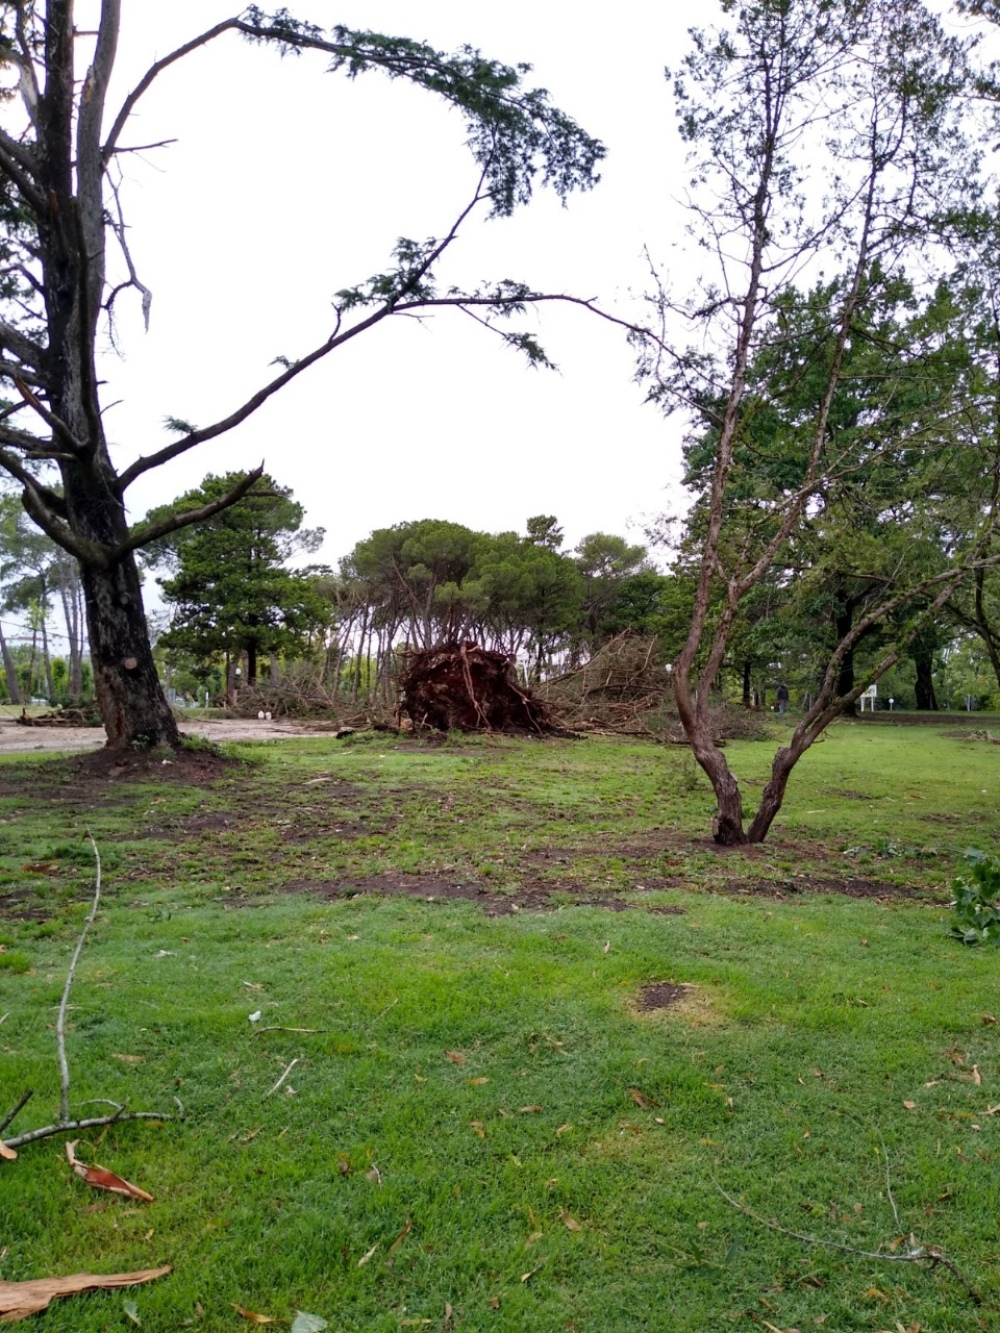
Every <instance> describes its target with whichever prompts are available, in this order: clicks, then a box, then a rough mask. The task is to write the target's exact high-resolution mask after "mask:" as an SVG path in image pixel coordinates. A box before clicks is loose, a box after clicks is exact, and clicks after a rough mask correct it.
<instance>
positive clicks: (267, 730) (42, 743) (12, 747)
mask: <svg viewBox="0 0 1000 1333" xmlns="http://www.w3.org/2000/svg"><path fill="white" fill-rule="evenodd" d="M181 730H182V731H184V732H186V733H187V734H188V735H192V736H204V737H205V738H206V739H207V740H210V741H271V740H281V739H284V740H288V739H290V738H293V737H298V738H299V739H303V738H308V737H319V736H322V737H326V738H327V739H330V740H332V739H333V732H331V731H330V730H329V728H327V729H326V730H323V731H316V730H314V729H312V728H310V727H306V726H300V725H298V724H296V723H294V722H258V721H257V719H256V718H246V717H234V718H226V719H222V720H220V721H213V722H195V721H191V722H187V721H183V722H182V723H181ZM106 739H107V738H106V736H105V734H104V728H103V727H22V726H20V725H18V723H16V722H14V721H13V719H12V718H11V717H9V716H3V715H2V714H0V754H16V753H18V752H23V751H28V750H53V751H56V750H98V749H100V747H101V746H102V745H103V744H104V743H105V740H106Z"/></svg>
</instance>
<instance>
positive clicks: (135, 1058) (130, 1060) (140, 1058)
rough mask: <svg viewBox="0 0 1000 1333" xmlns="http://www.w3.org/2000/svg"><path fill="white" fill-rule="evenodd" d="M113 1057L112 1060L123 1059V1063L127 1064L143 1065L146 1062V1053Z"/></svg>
mask: <svg viewBox="0 0 1000 1333" xmlns="http://www.w3.org/2000/svg"><path fill="white" fill-rule="evenodd" d="M111 1058H112V1060H121V1061H122V1063H123V1064H127V1065H141V1064H145V1061H146V1057H145V1056H144V1055H112V1057H111Z"/></svg>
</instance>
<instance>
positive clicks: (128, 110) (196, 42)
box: [101, 18, 238, 166]
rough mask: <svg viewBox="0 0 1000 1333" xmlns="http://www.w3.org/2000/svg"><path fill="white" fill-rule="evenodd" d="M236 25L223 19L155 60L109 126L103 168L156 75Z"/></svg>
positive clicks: (115, 149) (233, 21)
mask: <svg viewBox="0 0 1000 1333" xmlns="http://www.w3.org/2000/svg"><path fill="white" fill-rule="evenodd" d="M237 24H238V20H237V19H234V18H233V19H225V20H224V21H223V22H222V23H217V24H216V25H215V27H214V28H208V29H207V30H206V31H205V32H203V33H201V34H200V35H199V36H198V37H193V38H192V39H191V41H189V42H185V43H184V45H183V46H179V47H178V48H177V50H176V51H171V52H170V54H169V55H166V56H164V57H163V59H162V60H157V61H156V63H155V64H153V65H151V66H150V67H149V69H148V70H147V71H146V73H145V74H144V75H143V76H142V78H141V79H140V80H139V82H138V83H137V84H136V86H135V87H134V88H133V89H132V91H131V92H130V93H129V95H128V96H127V97H126V98H125V101H124V102H123V103H122V107H121V110H120V111H119V112H118V115H117V116H116V117H115V122H114V124H113V125H112V126H111V130H110V132H109V133H108V137H107V138H106V139H105V141H104V147H103V148H102V149H101V160H102V162H103V164H104V166H107V164H108V163H109V162H110V161H111V156H112V154H113V153H115V152H116V151H117V146H118V139H119V137H120V135H121V132H122V130H123V129H124V128H125V125H126V122H127V121H128V118H129V116H130V115H131V114H132V112H133V110H134V109H135V104H136V103H137V102H138V101H139V99H140V97H142V95H143V93H145V92H146V91H147V90H148V89H149V87H150V85H151V84H152V83H153V81H154V80H155V79H156V77H157V75H159V74H162V73H163V71H164V70H165V69H169V67H170V66H171V65H173V64H175V63H176V62H177V61H178V60H183V58H184V57H185V56H187V55H190V54H191V52H192V51H197V50H198V48H199V47H202V46H207V45H208V43H209V42H211V41H214V39H215V38H216V37H219V36H221V35H222V33H224V32H231V31H232V30H233V29H234V28H235V27H236V26H237Z"/></svg>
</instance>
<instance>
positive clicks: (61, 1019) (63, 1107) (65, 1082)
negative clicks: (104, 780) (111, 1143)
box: [56, 833, 101, 1121]
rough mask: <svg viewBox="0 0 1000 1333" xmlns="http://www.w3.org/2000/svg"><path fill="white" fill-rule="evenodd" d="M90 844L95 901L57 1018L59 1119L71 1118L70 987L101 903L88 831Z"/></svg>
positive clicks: (98, 872)
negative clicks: (69, 1056)
mask: <svg viewBox="0 0 1000 1333" xmlns="http://www.w3.org/2000/svg"><path fill="white" fill-rule="evenodd" d="M87 837H88V838H89V839H90V846H91V849H92V851H93V853H94V862H95V866H96V869H95V873H94V901H93V903H92V904H91V907H90V914H89V916H88V917H87V919H86V921H85V922H84V923H83V930H81V931H80V938H79V939H78V940H77V942H76V948H75V949H74V950H73V957H72V958H71V959H70V963H69V970H68V971H67V973H66V985H65V986H64V987H63V993H62V999H61V1000H60V1002H59V1016H58V1018H57V1019H56V1048H57V1050H58V1052H59V1075H60V1093H59V1119H60V1120H63V1121H66V1120H68V1119H69V1061H68V1060H67V1059H66V1006H67V1005H68V1004H69V992H70V987H71V986H72V985H73V978H74V977H75V976H76V965H77V963H78V962H79V961H80V954H81V953H82V951H83V945H84V941H85V940H86V938H87V934H88V932H89V930H90V927H91V926H92V925H93V924H94V919H95V917H96V916H97V909H98V908H99V907H100V905H101V854H100V852H99V851H98V850H97V843H96V842H95V841H94V835H93V834H92V833H88V834H87Z"/></svg>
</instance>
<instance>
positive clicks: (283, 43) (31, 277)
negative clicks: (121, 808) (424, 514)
mask: <svg viewBox="0 0 1000 1333" xmlns="http://www.w3.org/2000/svg"><path fill="white" fill-rule="evenodd" d="M137 2H138V0H136V3H137ZM121 11H122V0H102V3H101V6H100V19H99V22H98V25H97V29H96V32H94V31H86V32H84V31H80V32H78V31H77V29H76V27H75V25H74V3H73V0H47V2H46V3H43V0H0V64H2V66H3V68H4V70H5V71H6V74H7V80H6V89H7V91H6V107H7V116H6V122H7V123H6V125H5V126H4V127H0V303H2V309H0V383H2V384H3V385H4V386H5V388H6V392H7V399H6V401H5V402H4V403H3V404H2V410H0V468H2V469H3V470H4V471H5V472H6V473H7V474H8V475H9V476H11V477H12V478H14V480H15V481H16V482H18V483H19V484H20V486H21V487H22V498H23V503H24V507H25V509H26V510H27V512H28V513H29V514H30V516H31V518H32V519H33V520H34V521H35V523H37V524H38V526H39V527H40V528H42V530H43V531H44V532H46V533H47V534H48V535H49V537H51V538H52V540H53V541H55V542H56V543H57V544H58V545H59V546H61V547H62V548H63V549H64V550H65V551H67V552H69V554H70V555H72V556H73V557H75V559H76V560H77V561H78V562H79V565H80V569H81V576H82V581H83V586H84V592H85V599H86V609H87V623H88V629H89V636H90V649H91V656H92V660H93V667H94V679H95V686H96V691H97V698H98V702H99V705H100V708H101V713H102V717H103V719H104V723H105V726H106V729H107V733H108V743H109V745H110V746H112V747H115V748H126V747H130V746H154V745H171V746H172V745H176V744H177V743H178V741H179V735H178V731H177V725H176V723H175V721H174V718H173V716H172V714H171V712H170V709H169V707H168V705H167V703H166V700H165V698H164V696H163V692H162V690H161V688H160V685H159V681H158V679H157V675H156V670H155V667H154V664H153V657H152V653H151V650H150V643H149V635H148V632H147V627H146V620H145V614H144V611H143V605H142V596H141V592H140V586H139V577H138V573H137V568H136V559H135V553H136V552H137V551H138V550H140V549H142V548H143V547H144V546H146V545H147V544H149V543H150V542H152V541H154V540H156V539H158V538H162V537H165V536H167V535H168V534H169V533H171V532H176V531H179V530H180V529H181V528H184V527H186V526H189V525H192V524H196V523H198V522H200V521H202V520H204V519H207V518H210V517H212V516H213V515H214V514H217V513H219V512H221V511H222V510H223V509H225V508H226V507H227V506H228V505H230V504H233V503H235V502H236V501H237V500H239V498H240V497H241V496H242V495H243V494H245V493H246V492H247V491H248V490H249V489H250V488H251V487H252V486H253V485H254V483H255V481H256V480H257V478H258V476H260V475H261V470H257V471H253V472H249V473H247V474H246V476H245V477H244V478H242V479H241V480H240V482H239V483H238V484H236V485H235V486H234V487H233V488H232V490H231V491H230V492H229V493H228V494H226V495H224V496H221V497H218V498H216V499H213V500H211V501H210V502H208V503H206V504H205V505H203V506H200V507H196V508H193V509H187V510H179V511H175V512H173V513H172V514H171V515H170V516H169V517H166V518H164V519H163V520H162V521H161V522H159V523H156V524H153V525H143V524H140V525H139V526H138V527H135V528H130V527H129V524H128V521H127V519H126V512H125V494H126V491H127V489H128V487H129V486H130V485H131V484H132V482H134V481H135V480H136V479H137V478H138V477H140V476H143V475H144V474H145V473H147V472H149V471H150V470H151V469H153V468H157V467H160V466H162V465H163V464H165V463H168V462H169V461H170V460H171V459H174V458H177V457H178V456H179V455H181V454H184V453H186V452H187V451H188V450H190V449H193V448H195V447H197V446H198V445H199V444H202V443H203V442H205V441H208V440H212V439H215V438H217V437H219V436H221V435H224V434H226V433H227V432H229V431H232V430H234V429H235V428H236V427H238V426H239V425H240V424H241V422H243V421H245V420H246V419H247V418H248V417H249V416H250V415H251V414H252V413H253V412H255V411H256V410H257V409H258V408H259V407H260V406H261V405H262V404H263V403H265V402H266V401H267V400H268V399H270V398H271V397H272V396H273V395H274V394H276V393H278V392H279V391H280V390H282V389H283V388H285V386H286V385H288V384H290V383H291V382H292V381H293V380H294V379H295V378H296V377H297V376H299V375H301V374H302V373H303V372H304V371H305V370H307V369H308V368H309V367H310V366H312V365H314V364H315V363H316V362H318V361H320V360H321V359H323V358H324V357H326V356H328V355H329V354H330V353H331V352H333V351H335V350H336V349H337V348H339V347H341V346H343V345H344V344H345V343H346V342H348V341H350V340H352V339H354V338H355V337H357V336H358V335H359V334H362V333H365V332H367V331H368V330H369V329H371V328H373V327H374V326H376V325H377V324H379V323H381V322H382V321H383V320H386V319H389V318H391V317H393V316H397V315H405V314H407V313H412V312H414V311H418V310H427V309H430V308H432V307H439V306H450V307H454V308H457V309H458V310H461V311H464V312H465V313H467V314H470V315H473V316H474V317H475V318H477V319H478V320H479V322H481V323H483V322H485V323H486V324H487V325H489V326H490V327H495V322H496V321H498V320H503V319H504V318H505V317H509V316H511V315H514V314H516V313H518V312H520V311H522V310H523V309H524V307H525V305H526V304H527V303H529V302H532V301H536V300H544V299H546V298H545V296H544V295H543V294H541V293H537V292H533V291H531V290H529V289H528V288H527V287H525V286H524V285H523V284H520V283H517V282H513V281H510V280H506V279H505V280H503V281H498V282H488V283H485V284H484V285H483V286H482V287H480V288H477V289H474V290H456V289H455V288H453V287H450V286H439V285H438V282H437V278H436V271H437V268H438V265H439V261H440V260H441V258H442V256H443V255H444V253H445V251H446V250H447V249H448V248H449V247H450V246H451V245H452V244H453V242H454V241H455V239H456V237H457V235H458V231H459V228H460V227H461V225H462V223H463V222H465V221H466V220H467V219H468V218H469V216H470V215H471V214H472V213H474V212H479V211H485V212H486V213H487V214H489V215H490V216H493V217H497V216H505V215H507V214H509V213H511V212H512V211H513V210H514V209H515V208H516V207H518V206H519V205H522V204H525V203H527V202H528V200H529V199H530V197H531V194H532V190H533V188H534V186H535V184H536V183H537V182H538V181H541V182H543V183H544V184H546V185H549V186H551V187H552V188H554V189H555V190H556V191H557V193H558V194H559V195H561V196H565V195H567V194H568V193H569V192H570V191H572V190H575V189H586V188H587V187H589V186H590V185H592V184H593V183H594V182H595V180H596V175H595V171H596V167H597V164H598V162H599V161H600V159H601V157H602V156H603V148H602V147H601V145H600V144H599V143H598V142H597V141H596V140H594V139H593V138H591V137H590V136H589V135H587V134H586V133H584V132H583V130H581V129H580V128H579V127H578V126H577V125H576V124H575V123H574V122H573V121H572V120H571V119H570V118H569V117H568V116H566V115H565V114H564V113H563V112H561V111H559V110H558V109H557V108H555V107H553V106H552V105H551V104H550V103H549V100H548V97H547V95H546V94H545V92H544V91H542V90H532V89H528V88H525V87H524V84H523V76H524V74H525V73H526V72H527V69H528V67H527V66H523V65H522V66H518V67H516V68H511V67H509V66H505V65H502V64H499V63H497V62H495V61H492V60H488V59H486V58H485V57H484V56H482V55H481V54H480V53H479V52H478V51H475V50H473V49H471V48H463V49H462V50H460V51H459V52H458V53H457V54H456V55H445V54H442V53H441V52H438V51H435V50H433V49H432V48H431V47H429V46H427V45H425V44H424V43H420V42H414V41H410V40H408V39H405V38H395V37H385V36H381V35H379V34H376V33H370V32H364V31H354V30H350V29H347V28H343V27H337V28H335V29H334V30H333V32H332V34H331V35H330V36H325V35H324V33H323V32H322V30H320V29H319V28H317V27H315V26H314V25H312V24H308V23H303V22H300V21H298V20H296V19H294V18H292V17H291V16H290V15H289V13H288V11H287V10H285V9H281V10H279V11H277V13H275V14H272V15H268V14H265V13H264V12H263V11H261V10H260V9H259V8H258V7H257V6H256V5H252V6H250V7H249V8H247V9H246V10H244V11H243V12H242V13H241V14H239V15H238V16H236V17H233V18H230V19H227V20H225V21H224V22H221V23H218V24H216V25H215V26H213V27H211V28H209V29H207V30H206V31H204V32H201V33H199V34H198V35H196V36H194V37H193V38H192V39H191V40H190V41H189V42H186V43H184V45H182V46H180V47H179V48H178V49H177V50H175V51H173V52H171V53H170V54H168V55H166V56H164V57H163V58H162V59H160V60H158V61H156V63H155V64H153V65H152V66H151V67H150V68H149V69H148V70H147V71H146V73H145V74H144V75H143V77H142V78H141V79H140V80H139V82H138V83H137V84H136V86H135V88H134V89H133V90H132V91H131V92H130V93H129V94H128V96H127V97H126V98H125V99H124V102H123V103H122V105H121V106H120V107H119V108H117V109H115V110H113V111H111V110H110V109H109V107H108V105H107V95H108V87H109V83H110V80H111V75H112V71H113V68H114V65H115V59H116V54H117V48H118V36H119V25H120V19H121ZM230 35H235V36H238V37H239V36H241V37H243V38H245V39H247V40H249V41H251V42H257V43H263V44H266V45H269V46H272V47H274V48H275V49H276V50H277V52H279V53H280V54H282V55H297V54H300V53H305V52H308V53H317V54H319V55H320V56H325V57H326V58H327V59H328V68H329V69H330V70H331V71H340V72H342V73H345V74H346V75H347V76H348V77H350V78H354V77H356V76H357V75H359V74H362V73H365V72H367V71H369V70H381V71H382V72H383V73H385V74H386V75H387V76H388V77H389V78H402V79H406V80H409V81H410V82H411V83H413V84H415V85H417V86H418V87H421V88H423V89H425V90H427V91H428V92H431V93H433V94H435V95H437V96H439V97H442V98H443V99H444V100H445V101H446V102H447V103H448V104H450V105H451V106H453V107H455V108H456V109H457V110H458V111H459V112H460V113H462V114H463V115H464V117H465V119H466V124H467V130H468V145H469V148H470V150H471V152H472V155H473V157H474V159H475V162H476V164H477V165H478V169H479V173H480V174H479V180H478V185H477V187H476V189H475V192H474V194H473V196H472V198H471V199H470V200H469V202H468V203H467V205H466V206H465V207H464V208H463V209H462V211H461V213H460V214H459V216H458V217H457V219H456V220H455V221H454V222H453V223H452V224H451V225H450V226H449V227H448V229H447V230H446V231H444V232H443V233H442V235H441V236H439V237H437V238H432V239H430V240H426V241H412V240H407V239H405V238H404V239H402V240H400V241H399V242H398V243H397V246H396V249H395V252H394V255H393V262H392V265H391V266H390V267H389V268H388V269H387V271H386V272H384V273H379V274H376V275H374V276H373V277H372V278H370V279H368V280H366V281H364V282H362V283H360V284H358V285H356V286H354V287H352V288H350V289H348V290H344V291H341V292H339V293H338V294H337V296H336V299H335V302H334V314H333V318H332V327H331V330H330V333H329V336H328V337H326V338H325V339H324V340H323V341H322V342H321V343H320V344H319V345H318V346H316V347H314V348H312V349H311V350H309V351H307V352H305V353H303V354H302V355H301V356H300V357H299V358H297V359H296V360H293V361H288V362H284V363H282V367H281V370H280V373H278V374H276V375H274V376H273V378H271V379H270V380H269V381H268V382H267V383H265V384H262V385H261V387H260V388H259V389H258V391H257V392H256V393H254V394H253V395H252V396H251V397H249V398H248V399H246V400H245V401H244V402H242V403H240V404H238V405H237V406H235V407H234V408H233V410H232V411H231V412H229V413H227V414H226V415H225V416H224V417H222V418H221V419H219V420H218V421H216V422H214V423H212V424H211V425H208V426H203V427H201V428H197V429H196V428H194V427H191V426H190V425H188V424H187V423H184V422H180V421H177V422H173V423H172V426H173V428H174V431H175V434H176V438H175V439H173V440H172V441H171V442H170V443H169V444H167V445H166V446H165V447H163V448H162V449H159V450H157V451H155V452H153V453H151V454H148V455H146V456H144V457H140V458H138V459H137V460H136V461H135V462H133V463H131V464H130V465H129V466H128V467H126V468H124V470H119V469H118V468H116V466H115V464H114V461H113V459H112V457H111V453H110V451H109V448H108V441H107V439H106V436H105V431H104V424H103V420H102V403H101V395H100V385H99V381H98V374H97V362H96V350H95V349H96V342H97V338H98V331H99V329H100V327H101V324H102V320H106V319H108V318H110V315H111V311H112V307H113V303H114V301H115V299H116V298H117V297H118V296H119V295H120V294H121V292H122V291H124V290H127V289H128V288H130V287H131V288H134V289H135V290H136V292H137V293H138V294H140V295H141V297H142V300H143V304H144V309H145V310H146V311H147V312H148V301H149V293H148V291H147V290H146V288H145V287H144V286H143V284H142V282H141V281H140V278H139V276H138V274H137V273H136V270H135V266H134V264H133V262H132V259H131V256H130V254H129V250H128V242H127V232H126V226H125V221H124V215H123V213H122V211H121V209H120V207H119V203H120V200H119V197H118V191H117V188H116V177H115V175H114V172H115V167H116V160H117V159H118V158H119V156H120V155H121V154H123V153H127V152H129V151H130V150H129V147H128V145H127V143H126V142H125V140H124V137H123V136H124V134H125V130H126V127H127V125H128V123H129V118H130V116H131V115H132V112H133V111H134V110H135V108H136V107H137V105H138V104H139V102H140V100H141V99H142V97H143V95H144V94H145V93H146V91H147V90H148V89H149V88H150V86H151V85H152V84H153V83H154V81H156V80H157V79H160V78H161V77H162V76H164V75H166V74H167V73H168V71H171V70H172V69H173V67H174V66H176V65H177V64H179V63H180V62H182V61H183V60H184V58H185V57H187V56H189V55H190V54H191V53H192V52H194V51H197V50H199V49H200V48H203V47H205V46H208V45H210V44H211V43H213V42H216V41H218V40H220V39H225V38H227V37H229V36H230ZM81 75H82V77H81ZM109 241H112V242H114V243H117V246H118V249H119V253H120V261H121V262H120V267H121V271H122V274H123V281H122V282H121V283H118V284H117V285H115V286H109V282H108V278H107V271H108V267H109V255H108V247H109ZM495 331H496V332H498V333H499V334H500V336H501V337H502V338H503V340H504V341H505V342H506V343H507V344H508V345H509V346H512V347H514V348H515V349H516V350H519V351H521V352H522V353H524V354H525V355H526V356H527V358H528V360H529V361H530V362H532V363H533V364H536V365H537V364H547V358H546V356H545V353H544V351H543V350H542V348H541V347H540V346H539V345H538V344H537V342H536V341H535V340H534V339H533V338H532V337H531V335H530V334H527V333H522V332H518V331H515V330H513V329H511V328H509V327H507V326H505V325H500V327H495Z"/></svg>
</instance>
